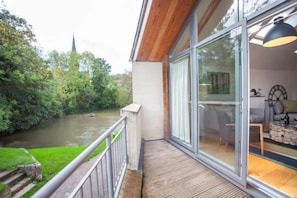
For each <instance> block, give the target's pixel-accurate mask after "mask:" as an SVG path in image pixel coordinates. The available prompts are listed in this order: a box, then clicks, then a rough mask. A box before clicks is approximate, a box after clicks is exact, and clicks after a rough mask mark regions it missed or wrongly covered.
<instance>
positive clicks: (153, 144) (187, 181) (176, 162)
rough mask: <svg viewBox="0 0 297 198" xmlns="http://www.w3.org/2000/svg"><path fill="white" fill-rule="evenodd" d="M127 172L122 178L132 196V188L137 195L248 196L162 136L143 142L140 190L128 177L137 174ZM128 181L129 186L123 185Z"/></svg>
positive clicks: (136, 175) (145, 196) (136, 176)
mask: <svg viewBox="0 0 297 198" xmlns="http://www.w3.org/2000/svg"><path fill="white" fill-rule="evenodd" d="M127 175H128V176H131V179H130V180H129V181H127V180H126V181H127V182H125V183H126V184H124V188H126V191H127V192H130V194H129V197H131V196H132V194H131V190H132V189H133V190H132V191H134V192H136V193H134V195H135V196H132V197H141V195H140V193H142V197H144V198H149V197H251V196H250V195H249V194H247V193H246V192H244V191H242V190H241V189H239V188H238V187H236V186H235V185H233V184H231V183H230V182H229V181H227V180H226V179H224V178H222V177H221V176H219V175H217V174H215V173H214V172H213V171H211V170H209V169H207V168H206V167H205V166H203V165H201V164H200V163H199V162H197V161H196V160H194V159H192V158H191V157H189V156H188V155H186V154H185V153H183V152H182V151H180V150H178V149H177V148H175V147H174V146H172V145H171V144H169V143H167V142H166V141H164V140H156V141H146V142H145V143H144V155H143V175H142V190H141V191H142V192H140V188H141V187H139V188H138V190H137V187H136V186H135V185H134V184H135V183H134V184H133V182H132V181H136V180H135V179H132V178H138V179H139V178H141V176H140V175H139V174H135V173H131V172H130V171H128V172H127ZM127 175H126V176H127ZM126 179H127V178H126ZM129 183H130V187H128V185H127V184H129ZM133 185H134V188H133V187H132V186H133ZM138 186H140V185H138ZM129 189H130V190H129ZM125 194H126V195H128V194H127V193H125ZM121 197H128V196H121Z"/></svg>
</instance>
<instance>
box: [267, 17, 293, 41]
mask: <svg viewBox="0 0 297 198" xmlns="http://www.w3.org/2000/svg"><path fill="white" fill-rule="evenodd" d="M296 39H297V32H296V30H295V28H294V27H292V26H291V25H289V24H287V23H284V20H283V17H277V18H276V19H274V26H273V27H272V28H271V29H270V30H269V31H268V32H267V34H266V35H265V37H264V39H263V46H264V47H275V46H280V45H284V44H287V43H290V42H292V41H295V40H296Z"/></svg>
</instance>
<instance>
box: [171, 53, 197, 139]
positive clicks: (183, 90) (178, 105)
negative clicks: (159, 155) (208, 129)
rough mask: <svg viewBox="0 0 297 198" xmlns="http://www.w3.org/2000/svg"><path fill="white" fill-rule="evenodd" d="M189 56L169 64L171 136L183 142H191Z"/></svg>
mask: <svg viewBox="0 0 297 198" xmlns="http://www.w3.org/2000/svg"><path fill="white" fill-rule="evenodd" d="M189 68H190V64H189V57H185V58H182V59H179V60H177V61H175V62H173V63H172V64H170V90H169V91H170V112H171V114H170V115H171V117H170V119H171V122H170V124H171V136H172V137H173V138H174V139H176V140H178V141H181V142H183V143H186V144H191V142H192V141H191V127H190V126H191V125H190V120H191V117H190V114H191V111H190V108H191V105H190V99H191V92H190V90H191V86H190V82H191V79H190V72H189V70H190V69H189Z"/></svg>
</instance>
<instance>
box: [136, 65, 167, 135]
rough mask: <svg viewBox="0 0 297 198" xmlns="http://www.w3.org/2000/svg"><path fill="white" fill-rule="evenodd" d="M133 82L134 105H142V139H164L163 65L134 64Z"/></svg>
mask: <svg viewBox="0 0 297 198" xmlns="http://www.w3.org/2000/svg"><path fill="white" fill-rule="evenodd" d="M132 80H133V103H136V104H141V117H142V119H141V129H142V130H141V131H142V138H144V139H146V140H150V139H160V138H164V123H163V120H164V113H163V108H164V106H163V74H162V63H159V62H133V63H132Z"/></svg>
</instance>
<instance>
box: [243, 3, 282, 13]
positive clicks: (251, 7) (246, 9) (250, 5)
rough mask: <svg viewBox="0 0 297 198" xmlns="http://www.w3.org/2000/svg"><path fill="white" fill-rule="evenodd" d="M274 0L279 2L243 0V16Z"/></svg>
mask: <svg viewBox="0 0 297 198" xmlns="http://www.w3.org/2000/svg"><path fill="white" fill-rule="evenodd" d="M276 1H279V2H281V1H280V0H260V1H259V0H244V16H245V17H248V16H250V15H251V14H253V13H255V12H257V11H258V10H261V9H263V8H265V7H267V6H268V5H270V4H272V3H274V2H276Z"/></svg>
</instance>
